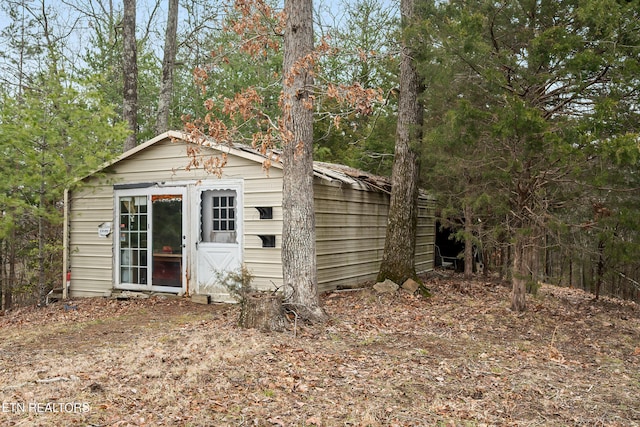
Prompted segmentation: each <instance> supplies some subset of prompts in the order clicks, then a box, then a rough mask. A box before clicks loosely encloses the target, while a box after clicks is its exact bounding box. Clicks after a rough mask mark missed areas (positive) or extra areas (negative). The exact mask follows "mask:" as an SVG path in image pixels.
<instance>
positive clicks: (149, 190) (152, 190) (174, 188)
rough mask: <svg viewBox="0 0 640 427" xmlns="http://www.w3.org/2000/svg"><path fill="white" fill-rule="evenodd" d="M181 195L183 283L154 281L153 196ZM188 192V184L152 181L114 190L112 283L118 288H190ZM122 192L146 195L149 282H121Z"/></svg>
mask: <svg viewBox="0 0 640 427" xmlns="http://www.w3.org/2000/svg"><path fill="white" fill-rule="evenodd" d="M173 194H175V195H178V194H179V195H180V196H182V233H181V234H182V263H181V266H182V268H181V271H180V281H181V283H182V286H181V287H178V286H157V285H153V234H152V230H153V223H152V221H153V211H152V210H153V203H152V201H151V196H154V195H173ZM188 195H189V192H188V191H187V186H186V185H184V184H183V185H180V184H177V183H176V184H175V185H168V186H162V185H150V186H147V187H140V186H135V188H121V189H115V190H114V198H113V199H114V219H115V221H114V224H117V227H116V228H117V230H114V231H115V233H113V236H114V245H113V252H114V256H113V287H114V289H118V290H129V291H146V292H166V293H172V294H178V295H183V294H184V293H185V292H186V289H187V274H186V273H187V262H188V259H189V256H188V250H187V248H188V247H189V232H188V226H187V224H188V219H187V216H188V212H189V209H188V205H189V199H188ZM122 196H125V197H127V196H140V197H146V198H147V206H148V208H147V269H148V271H147V278H148V279H147V280H148V282H149V283H147V284H136V283H121V281H120V202H119V199H120V197H122Z"/></svg>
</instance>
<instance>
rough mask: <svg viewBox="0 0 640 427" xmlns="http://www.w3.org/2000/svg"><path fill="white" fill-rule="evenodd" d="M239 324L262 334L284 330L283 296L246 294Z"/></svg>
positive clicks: (256, 293) (257, 293)
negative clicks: (257, 330)
mask: <svg viewBox="0 0 640 427" xmlns="http://www.w3.org/2000/svg"><path fill="white" fill-rule="evenodd" d="M239 323H240V326H241V327H243V328H247V329H259V330H260V331H262V332H271V331H276V332H280V331H282V330H284V325H285V317H284V312H283V310H282V295H279V294H273V293H271V292H248V293H246V294H245V295H243V298H242V302H241V309H240V320H239Z"/></svg>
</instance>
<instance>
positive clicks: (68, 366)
mask: <svg viewBox="0 0 640 427" xmlns="http://www.w3.org/2000/svg"><path fill="white" fill-rule="evenodd" d="M461 280H462V279H461V278H460V277H458V276H455V275H452V276H450V277H435V278H432V279H430V281H429V283H428V286H429V288H430V289H431V290H432V291H433V293H434V297H432V298H431V299H423V298H422V297H418V296H414V295H409V294H406V293H402V292H400V293H398V294H396V295H393V296H378V295H376V294H375V293H374V292H372V291H371V290H369V289H365V290H360V291H349V292H335V293H332V294H328V295H325V296H323V303H324V305H325V308H326V310H327V312H328V313H329V315H330V321H329V322H328V323H326V324H324V325H318V326H302V327H301V326H300V325H298V330H297V331H295V334H294V331H292V330H290V331H287V332H285V333H282V334H263V333H260V332H257V331H253V330H241V329H238V328H237V327H236V325H235V323H236V322H235V321H236V319H237V314H238V307H235V306H223V307H220V306H197V305H195V304H191V303H189V302H187V301H184V300H159V299H154V298H152V299H150V300H146V301H128V302H126V301H125V302H123V301H104V300H79V301H74V302H73V304H74V305H76V304H77V310H71V311H65V310H64V309H63V308H61V306H58V307H56V306H57V304H56V306H54V307H47V308H45V309H43V310H33V311H29V310H25V311H23V312H18V313H12V314H9V315H8V316H5V317H4V318H2V319H0V330H1V331H2V333H3V336H7V337H8V338H7V339H4V340H3V341H2V342H1V343H0V363H1V364H0V371H2V372H1V374H2V375H0V400H2V401H3V402H18V401H19V402H22V401H39V402H43V401H44V402H48V401H51V400H52V399H55V401H58V402H67V401H76V402H78V401H79V402H88V403H89V404H90V405H91V410H90V411H89V412H87V413H83V414H60V413H58V414H39V415H38V414H33V413H23V414H18V413H7V412H3V413H0V423H1V424H2V425H63V424H64V425H71V424H73V423H79V424H84V425H87V424H88V425H104V426H107V425H108V426H116V425H149V426H160V425H167V426H176V425H178V426H183V425H184V426H187V425H189V426H200V425H202V426H210V425H219V426H226V425H229V426H235V425H245V426H249V425H257V426H418V425H425V426H426V425H443V426H445V425H446V426H448V425H451V426H457V425H470V426H482V425H487V426H489V425H492V426H493V425H497V426H503V425H504V426H507V425H508V426H533V425H550V426H554V425H557V426H561V425H604V426H638V425H640V410H638V409H637V408H638V405H637V401H638V396H640V369H638V368H640V309H639V308H638V306H637V305H635V304H633V303H625V302H619V301H615V300H604V301H597V302H594V301H593V300H592V299H591V297H590V296H589V295H587V294H584V293H582V292H580V291H576V290H568V289H561V288H553V287H549V286H543V287H542V288H541V289H540V290H539V293H538V295H537V296H535V297H533V296H529V307H530V309H529V311H527V312H525V313H524V314H522V315H517V314H514V313H512V312H510V311H509V309H508V294H509V288H508V287H506V286H504V285H502V284H500V283H498V282H492V281H486V282H483V281H473V282H471V283H463V284H462V286H461ZM460 289H462V291H461V290H460ZM88 313H91V314H88ZM41 331H46V333H45V332H42V334H41V333H40V332H41ZM5 332H7V334H5ZM52 336H60V337H61V338H60V339H58V340H51V339H50V338H51V337H52ZM294 336H295V338H294ZM25 337H26V338H25ZM39 338H43V339H39ZM65 343H67V345H65ZM68 343H73V346H72V347H71V348H70V347H69V345H68ZM25 360H31V362H28V363H27V362H25ZM56 377H61V378H73V381H71V380H70V381H50V382H44V381H40V382H37V380H38V379H40V380H42V379H47V378H56Z"/></svg>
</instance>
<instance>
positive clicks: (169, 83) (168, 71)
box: [156, 0, 178, 134]
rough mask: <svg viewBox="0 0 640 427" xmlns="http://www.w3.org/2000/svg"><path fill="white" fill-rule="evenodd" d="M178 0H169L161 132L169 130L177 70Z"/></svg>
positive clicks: (160, 103)
mask: <svg viewBox="0 0 640 427" xmlns="http://www.w3.org/2000/svg"><path fill="white" fill-rule="evenodd" d="M177 33H178V0H169V12H168V17H167V30H166V33H165V39H164V58H163V60H162V80H161V81H160V97H159V99H158V115H157V118H156V132H157V133H158V134H161V133H163V132H166V131H168V130H169V116H170V114H169V112H170V107H171V97H172V95H173V72H174V70H175V62H176V53H177V50H178V42H177Z"/></svg>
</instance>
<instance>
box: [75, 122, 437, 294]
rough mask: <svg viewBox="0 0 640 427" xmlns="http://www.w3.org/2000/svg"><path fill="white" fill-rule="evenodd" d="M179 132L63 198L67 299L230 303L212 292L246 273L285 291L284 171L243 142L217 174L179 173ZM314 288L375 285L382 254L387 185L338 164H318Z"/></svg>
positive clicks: (429, 250)
mask: <svg viewBox="0 0 640 427" xmlns="http://www.w3.org/2000/svg"><path fill="white" fill-rule="evenodd" d="M190 146H191V147H193V144H192V143H190V142H188V138H186V137H185V135H184V134H182V133H181V132H177V131H169V132H166V133H164V134H162V135H159V136H157V137H155V138H153V139H151V140H150V141H147V142H146V143H144V144H141V145H139V146H137V147H136V148H134V149H132V150H130V151H128V152H126V153H124V154H123V155H121V156H120V157H118V158H116V159H115V160H113V161H111V162H109V163H107V164H106V165H104V166H103V167H102V168H100V169H99V170H98V171H96V172H95V173H92V174H91V175H89V176H87V177H84V178H82V179H81V180H80V182H79V185H78V186H76V187H74V188H73V189H71V190H68V191H67V192H66V193H65V202H66V203H65V242H64V243H65V245H64V246H65V251H64V260H63V263H64V269H65V273H64V275H65V280H66V284H67V286H66V289H65V294H66V295H67V296H71V297H91V296H110V295H111V294H112V293H113V292H117V291H124V290H130V291H142V292H168V293H174V294H178V295H194V294H202V295H209V296H210V297H211V300H213V301H220V302H226V301H232V297H231V295H230V293H229V290H228V289H227V288H225V287H224V286H222V285H221V284H220V277H221V275H224V273H225V272H229V271H238V269H239V268H240V266H242V265H244V266H245V267H246V268H247V269H248V270H249V271H250V273H251V274H252V275H253V277H254V279H253V282H252V285H253V286H254V287H255V288H257V289H262V290H267V289H274V288H276V287H279V286H280V285H281V284H282V263H281V250H280V248H281V236H282V168H281V165H280V164H279V163H278V162H276V161H274V162H272V166H271V168H270V169H269V171H268V173H266V172H265V170H264V169H263V162H264V160H265V156H263V155H261V154H260V153H259V152H258V151H256V150H253V149H251V148H250V147H244V146H233V147H230V146H227V145H216V144H214V143H211V144H207V146H205V147H201V151H200V154H199V156H202V157H203V160H205V159H206V158H210V157H211V156H212V155H213V156H215V155H221V154H222V153H225V156H226V165H225V166H224V168H223V170H222V175H221V176H220V177H217V176H214V175H211V174H208V173H207V172H205V171H204V170H203V169H202V168H188V170H187V169H186V168H185V166H186V165H187V163H188V158H187V155H186V152H187V148H188V147H190ZM314 173H315V181H314V197H315V213H316V239H317V265H318V288H319V291H321V292H323V291H329V290H332V289H336V288H340V287H348V286H352V285H354V284H357V283H360V282H364V281H368V280H372V279H375V277H376V274H377V272H378V269H379V266H380V261H381V259H382V253H383V249H384V240H385V229H386V225H387V213H388V207H389V190H390V185H389V181H388V179H386V178H382V177H377V176H373V175H370V174H368V173H365V172H362V171H358V170H354V169H352V168H348V167H346V166H341V165H335V164H328V163H320V162H316V163H315V165H314ZM434 239H435V219H434V203H433V200H431V199H430V198H429V197H427V196H425V195H423V196H421V197H420V202H419V220H418V236H417V248H416V260H415V263H416V269H417V271H418V272H419V273H422V272H426V271H428V270H431V269H432V268H433V260H434Z"/></svg>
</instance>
